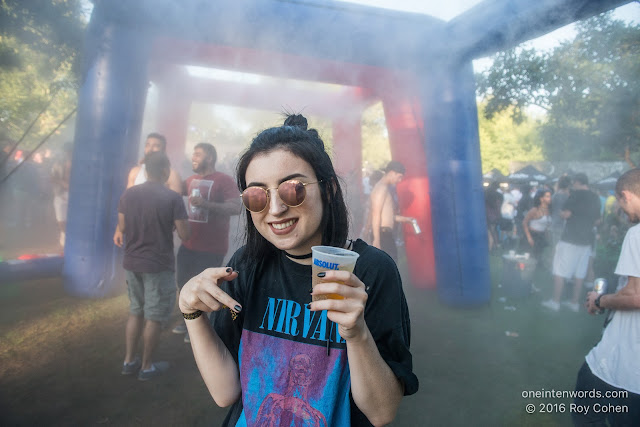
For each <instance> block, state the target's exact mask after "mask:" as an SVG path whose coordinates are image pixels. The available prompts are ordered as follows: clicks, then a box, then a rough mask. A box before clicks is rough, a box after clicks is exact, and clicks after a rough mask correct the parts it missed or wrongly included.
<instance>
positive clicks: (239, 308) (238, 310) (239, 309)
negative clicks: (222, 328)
mask: <svg viewBox="0 0 640 427" xmlns="http://www.w3.org/2000/svg"><path fill="white" fill-rule="evenodd" d="M233 309H234V310H235V311H237V312H238V313H240V312H241V311H242V307H240V306H239V305H234V306H233Z"/></svg>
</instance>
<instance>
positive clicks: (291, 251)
mask: <svg viewBox="0 0 640 427" xmlns="http://www.w3.org/2000/svg"><path fill="white" fill-rule="evenodd" d="M237 181H238V187H239V189H240V191H241V192H242V202H243V204H244V206H245V208H246V211H247V218H246V219H247V222H246V236H245V239H246V242H245V245H244V246H243V247H242V248H240V249H239V250H238V251H237V252H236V253H235V254H234V255H233V257H232V258H231V260H230V261H229V263H228V266H227V267H222V268H212V269H207V270H205V271H203V272H202V273H201V274H199V275H198V276H196V277H194V278H192V279H191V280H190V281H189V282H188V283H187V284H186V285H185V286H184V287H183V289H182V291H181V293H180V300H179V305H180V310H181V311H182V312H183V315H184V317H185V318H186V319H187V322H186V323H187V328H188V331H189V335H190V336H191V345H192V348H193V352H194V356H195V359H196V362H197V364H198V368H199V370H200V373H201V374H202V377H203V379H204V381H205V384H206V385H207V387H208V389H209V392H210V393H211V395H212V397H213V398H214V400H215V402H216V403H217V404H218V405H220V406H231V410H230V411H229V413H228V415H227V418H226V420H225V423H224V425H236V424H237V423H238V424H243V425H244V424H247V425H255V424H258V425H260V424H261V423H269V424H270V425H279V424H281V423H284V424H286V425H290V424H296V425H297V424H298V423H302V422H303V421H304V422H305V423H307V424H309V425H352V426H368V425H372V424H373V425H382V424H388V423H390V422H391V421H392V420H393V419H394V417H395V414H396V411H397V409H398V406H399V404H400V401H401V399H402V396H403V395H409V394H413V393H415V392H416V391H417V389H418V380H417V377H416V376H415V374H414V373H413V371H412V369H413V367H412V358H411V352H410V350H409V341H410V322H409V313H408V309H407V303H406V300H405V297H404V293H403V291H402V283H401V279H400V275H399V273H398V269H397V267H396V265H395V263H394V262H393V260H392V259H391V258H390V257H389V256H388V255H386V254H385V253H384V252H382V251H380V250H378V249H376V248H374V247H372V246H369V245H367V244H366V243H365V242H364V241H362V240H360V239H358V240H356V241H351V240H348V235H349V227H348V213H347V207H346V205H345V202H344V198H343V193H342V189H341V185H340V181H339V180H338V177H337V175H336V173H335V171H334V168H333V165H332V163H331V159H330V158H329V156H328V154H327V153H326V151H325V149H324V143H323V141H322V139H321V138H320V137H319V135H318V133H317V131H315V130H314V129H307V121H306V119H305V118H304V117H303V116H301V115H292V116H288V117H287V119H286V121H285V123H284V125H283V126H280V127H274V128H270V129H266V130H264V131H262V132H261V133H260V134H258V136H256V137H255V138H254V140H253V141H252V143H251V145H250V147H249V148H248V150H247V151H246V152H245V153H244V154H243V155H242V157H241V158H240V160H239V163H238V168H237ZM312 246H332V247H336V248H343V249H348V250H351V251H353V252H355V253H357V255H358V259H357V262H356V264H355V267H354V269H353V272H349V271H341V270H335V269H332V268H329V264H330V263H329V262H328V263H326V264H323V265H324V267H327V268H326V269H325V271H321V272H319V273H317V274H316V276H317V278H319V279H320V280H319V281H318V283H317V284H316V285H315V286H314V287H313V289H312V266H311V264H312V250H311V248H312ZM319 295H325V296H328V295H331V296H332V297H331V298H325V299H320V300H318V299H317V298H314V300H313V301H312V297H317V296H319ZM203 312H207V313H208V312H211V313H212V314H211V321H210V322H209V321H208V320H207V316H202V315H201V314H202V313H203ZM327 346H328V347H329V349H330V351H327Z"/></svg>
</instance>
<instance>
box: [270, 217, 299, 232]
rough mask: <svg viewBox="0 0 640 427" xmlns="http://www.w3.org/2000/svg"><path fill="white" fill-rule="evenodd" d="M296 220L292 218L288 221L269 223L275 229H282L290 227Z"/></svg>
mask: <svg viewBox="0 0 640 427" xmlns="http://www.w3.org/2000/svg"><path fill="white" fill-rule="evenodd" d="M295 222H296V220H295V219H292V220H290V221H287V222H281V223H279V224H271V225H272V226H273V228H275V229H276V230H284V229H285V228H287V227H291V226H292V225H293V224H294V223H295Z"/></svg>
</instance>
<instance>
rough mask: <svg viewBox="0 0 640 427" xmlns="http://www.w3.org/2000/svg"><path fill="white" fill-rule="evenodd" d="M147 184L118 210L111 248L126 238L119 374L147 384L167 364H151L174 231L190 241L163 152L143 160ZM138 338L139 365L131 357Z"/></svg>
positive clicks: (129, 193) (168, 292)
mask: <svg viewBox="0 0 640 427" xmlns="http://www.w3.org/2000/svg"><path fill="white" fill-rule="evenodd" d="M145 165H146V169H147V177H148V181H147V182H145V183H144V184H140V185H136V186H133V187H130V188H128V189H127V190H126V191H125V192H124V194H123V195H122V197H121V198H120V203H119V205H118V226H117V227H118V231H119V233H116V234H115V235H114V243H115V244H116V245H118V246H120V247H122V244H123V239H122V236H123V234H125V235H126V245H125V255H124V260H123V262H122V266H123V267H124V269H125V272H126V277H127V287H128V291H129V301H130V309H129V319H128V321H127V327H126V331H125V337H126V354H125V359H124V365H123V368H122V374H123V375H132V374H134V373H136V372H138V370H139V372H138V379H139V380H141V381H146V380H149V379H151V378H154V377H155V376H157V375H159V374H161V373H162V372H164V371H165V370H166V369H167V368H168V367H169V364H168V363H167V362H156V363H153V362H152V358H153V351H154V350H155V348H156V346H157V344H158V339H159V336H160V330H161V328H162V325H163V324H164V323H166V322H167V320H168V319H169V316H170V314H171V310H172V309H173V305H174V303H175V273H174V263H175V260H174V255H173V228H174V227H175V228H176V230H177V231H178V236H180V239H182V240H187V239H188V238H189V237H190V228H189V222H188V216H187V211H186V209H185V207H184V202H183V201H182V197H181V196H180V195H179V194H178V193H176V192H175V191H172V190H169V189H168V188H166V187H165V186H164V183H165V182H166V181H167V178H168V177H169V174H170V171H171V167H170V164H169V159H168V158H167V156H166V155H165V154H164V153H160V152H154V153H149V154H148V155H147V156H146V157H145ZM141 336H142V341H143V352H142V361H140V359H139V358H137V357H135V351H136V347H137V345H138V341H139V340H140V337H141Z"/></svg>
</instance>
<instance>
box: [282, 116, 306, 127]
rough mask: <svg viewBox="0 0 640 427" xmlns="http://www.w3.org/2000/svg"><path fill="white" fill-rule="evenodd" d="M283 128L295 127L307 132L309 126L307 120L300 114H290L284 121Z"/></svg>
mask: <svg viewBox="0 0 640 427" xmlns="http://www.w3.org/2000/svg"><path fill="white" fill-rule="evenodd" d="M284 126H296V127H299V128H301V129H304V130H307V127H308V126H309V124H308V123H307V119H306V118H305V117H304V116H303V115H302V114H290V115H288V116H287V118H286V119H285V121H284Z"/></svg>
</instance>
